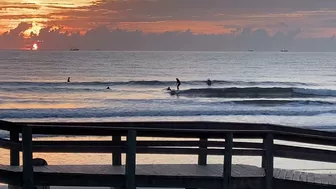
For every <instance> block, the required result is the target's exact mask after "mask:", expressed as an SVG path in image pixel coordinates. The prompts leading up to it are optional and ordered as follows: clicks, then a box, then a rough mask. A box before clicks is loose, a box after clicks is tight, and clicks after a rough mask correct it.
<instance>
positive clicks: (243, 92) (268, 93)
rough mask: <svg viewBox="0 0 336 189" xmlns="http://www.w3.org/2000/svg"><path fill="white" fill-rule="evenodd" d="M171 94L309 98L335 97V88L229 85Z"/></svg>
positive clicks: (215, 96) (211, 96)
mask: <svg viewBox="0 0 336 189" xmlns="http://www.w3.org/2000/svg"><path fill="white" fill-rule="evenodd" d="M171 94H172V95H179V96H187V97H208V98H309V97H336V90H329V89H305V88H292V87H284V88H282V87H270V88H261V87H246V88H239V87H231V88H201V89H187V90H180V91H178V92H176V91H172V92H171Z"/></svg>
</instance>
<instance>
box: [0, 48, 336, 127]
mask: <svg viewBox="0 0 336 189" xmlns="http://www.w3.org/2000/svg"><path fill="white" fill-rule="evenodd" d="M0 70H1V71H0V119H2V120H9V121H152V120H162V121H169V120H174V121H179V120H182V121H184V120H192V121H223V122H232V121H234V122H257V123H273V124H282V125H289V126H297V127H310V128H314V129H322V130H333V129H335V128H336V127H335V126H336V117H335V115H336V78H335V76H336V53H296V52H288V53H281V52H110V51H76V52H74V51H72V52H68V51H0ZM68 77H70V82H67V78H68ZM176 78H179V80H180V81H181V83H182V84H181V86H180V91H179V92H178V93H177V94H176V93H171V92H169V91H167V90H166V88H167V87H170V88H171V89H173V90H176ZM207 79H210V80H211V81H212V85H211V86H208V85H207V83H206V81H207ZM107 87H109V88H110V89H107Z"/></svg>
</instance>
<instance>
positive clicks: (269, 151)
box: [0, 121, 336, 189]
mask: <svg viewBox="0 0 336 189" xmlns="http://www.w3.org/2000/svg"><path fill="white" fill-rule="evenodd" d="M0 129H1V130H7V131H9V132H10V137H9V139H6V138H2V139H0V147H1V148H5V149H9V150H10V165H12V166H18V165H19V164H20V160H19V152H20V151H22V152H23V187H24V188H27V189H28V188H29V189H31V188H33V186H34V184H33V180H34V179H33V164H32V154H33V152H51V153H57V152H69V153H112V157H113V158H112V165H114V166H118V165H121V159H122V158H121V154H122V153H125V154H126V165H125V166H126V173H125V178H126V183H125V185H126V188H127V189H134V188H135V166H136V161H135V159H136V154H191V155H198V164H199V165H206V164H207V156H208V155H224V163H223V187H224V188H230V187H231V166H232V156H261V157H262V162H261V166H262V167H263V168H264V169H265V188H266V189H271V188H272V185H273V169H274V157H283V158H292V159H301V160H312V161H322V162H333V163H336V150H335V148H334V147H335V146H336V133H332V132H324V131H316V130H308V129H301V128H295V127H286V126H278V125H270V124H248V123H219V122H111V123H11V122H5V121H0ZM19 134H22V139H21V140H20V138H19ZM33 134H42V135H74V136H112V139H111V140H108V141H107V140H105V141H85V140H82V141H70V140H66V141H57V140H48V141H47V140H39V141H33V140H32V136H33ZM122 137H126V140H122ZM137 137H159V138H162V139H161V140H148V139H145V140H137ZM165 138H176V139H175V140H164V139H165ZM190 139H195V140H190ZM214 139H215V140H214ZM218 139H224V140H218ZM234 139H260V140H259V141H262V142H255V141H258V140H253V142H250V141H248V142H242V141H236V140H235V141H234ZM279 140H280V141H289V142H300V143H305V144H311V145H316V144H319V145H326V146H330V148H334V149H318V148H315V147H311V146H308V147H300V146H293V145H291V144H286V145H284V144H278V143H276V142H277V141H279ZM243 141H246V140H243Z"/></svg>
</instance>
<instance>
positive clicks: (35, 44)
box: [32, 43, 38, 51]
mask: <svg viewBox="0 0 336 189" xmlns="http://www.w3.org/2000/svg"><path fill="white" fill-rule="evenodd" d="M32 50H33V51H37V50H38V45H37V43H34V44H33V46H32Z"/></svg>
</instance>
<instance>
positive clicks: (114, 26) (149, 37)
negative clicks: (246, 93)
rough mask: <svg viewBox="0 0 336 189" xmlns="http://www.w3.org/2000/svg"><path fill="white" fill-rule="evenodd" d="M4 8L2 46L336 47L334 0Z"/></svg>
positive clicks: (83, 0) (25, 3)
mask: <svg viewBox="0 0 336 189" xmlns="http://www.w3.org/2000/svg"><path fill="white" fill-rule="evenodd" d="M0 15H1V16H0V34H1V36H0V49H31V47H32V46H33V45H34V44H37V45H38V46H39V49H41V50H42V49H45V50H48V49H69V48H81V49H103V50H156V49H158V48H159V49H160V50H244V49H245V50H246V49H250V48H251V49H256V50H277V49H280V48H289V49H293V50H298V51H300V50H302V51H305V50H307V51H309V50H311V51H316V50H317V51H318V50H321V51H332V50H333V49H336V45H335V44H334V43H335V42H334V40H335V39H334V37H333V36H334V35H335V34H336V2H335V0H96V1H95V0H93V1H92V0H0ZM293 41H294V42H293ZM307 45H308V46H307Z"/></svg>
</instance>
